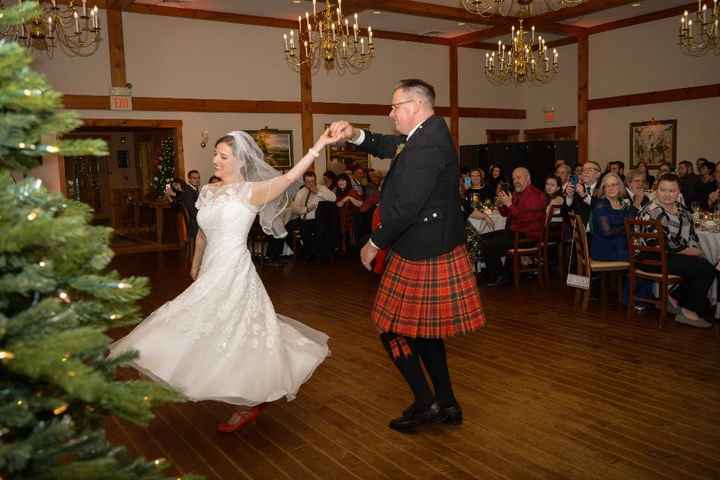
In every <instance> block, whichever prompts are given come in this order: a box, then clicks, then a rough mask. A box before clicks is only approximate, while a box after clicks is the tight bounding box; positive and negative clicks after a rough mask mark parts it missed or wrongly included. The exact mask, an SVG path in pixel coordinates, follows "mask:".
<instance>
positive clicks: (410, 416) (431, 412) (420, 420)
mask: <svg viewBox="0 0 720 480" xmlns="http://www.w3.org/2000/svg"><path fill="white" fill-rule="evenodd" d="M446 418H447V415H446V414H445V412H444V411H443V409H441V408H440V405H438V403H437V402H433V403H431V404H430V406H429V407H427V408H425V409H424V410H419V409H418V408H416V407H415V405H412V406H410V408H407V409H405V410H404V411H403V414H402V416H400V417H398V418H394V419H393V420H391V421H390V425H389V427H390V428H392V429H393V430H396V431H398V432H400V433H411V432H414V431H415V429H416V428H417V427H418V426H420V425H425V424H431V423H442V422H444V421H445V419H446Z"/></svg>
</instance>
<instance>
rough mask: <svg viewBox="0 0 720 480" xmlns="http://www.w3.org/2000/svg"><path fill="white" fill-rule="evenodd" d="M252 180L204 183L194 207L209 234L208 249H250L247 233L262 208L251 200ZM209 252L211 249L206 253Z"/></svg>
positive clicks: (204, 230)
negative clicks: (218, 184) (217, 185)
mask: <svg viewBox="0 0 720 480" xmlns="http://www.w3.org/2000/svg"><path fill="white" fill-rule="evenodd" d="M252 188H253V183H252V182H243V183H234V184H230V185H221V186H219V187H216V186H213V185H205V186H204V187H203V188H202V190H200V195H199V197H198V201H197V203H196V204H195V206H196V207H197V208H198V216H197V219H198V225H200V228H202V230H203V232H204V233H205V236H206V237H207V247H206V248H207V249H210V250H214V249H217V248H228V249H238V248H240V249H245V250H247V236H248V232H249V231H250V227H252V224H253V221H254V220H255V216H256V215H257V213H258V211H259V208H258V207H256V206H254V205H252V204H251V203H250V196H251V195H252ZM206 253H208V252H206Z"/></svg>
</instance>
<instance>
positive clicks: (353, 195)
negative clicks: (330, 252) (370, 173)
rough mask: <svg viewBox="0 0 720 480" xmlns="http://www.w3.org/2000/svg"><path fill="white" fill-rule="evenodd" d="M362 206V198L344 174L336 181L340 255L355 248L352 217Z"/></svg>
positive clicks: (355, 240) (355, 241)
mask: <svg viewBox="0 0 720 480" xmlns="http://www.w3.org/2000/svg"><path fill="white" fill-rule="evenodd" d="M362 204H363V198H362V196H361V195H360V194H359V193H357V191H356V190H355V189H354V188H353V186H352V183H351V180H350V177H348V176H347V175H346V174H344V173H343V174H342V175H340V176H338V179H337V201H336V205H337V207H338V209H339V210H340V235H341V237H342V239H341V241H340V253H342V254H343V255H344V254H346V253H347V252H348V251H349V250H352V249H353V248H355V247H356V246H357V239H356V238H355V229H354V225H353V216H354V214H355V213H356V212H358V210H359V208H360V206H362Z"/></svg>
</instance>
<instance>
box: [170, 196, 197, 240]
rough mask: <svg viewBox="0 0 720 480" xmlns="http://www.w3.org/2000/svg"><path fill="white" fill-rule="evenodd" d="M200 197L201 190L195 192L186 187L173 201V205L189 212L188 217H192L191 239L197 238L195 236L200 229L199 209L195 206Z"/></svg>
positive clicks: (190, 226) (189, 227)
mask: <svg viewBox="0 0 720 480" xmlns="http://www.w3.org/2000/svg"><path fill="white" fill-rule="evenodd" d="M199 195H200V191H199V190H195V189H194V188H192V187H190V186H187V185H186V186H185V187H184V188H183V191H181V192H177V194H176V195H175V198H174V199H173V204H174V205H175V206H179V207H182V208H184V209H185V211H187V213H188V216H189V217H190V224H189V225H188V237H189V238H191V239H194V238H195V235H196V234H197V232H198V229H199V228H198V223H197V212H198V211H197V207H196V206H195V202H197V199H198V196H199Z"/></svg>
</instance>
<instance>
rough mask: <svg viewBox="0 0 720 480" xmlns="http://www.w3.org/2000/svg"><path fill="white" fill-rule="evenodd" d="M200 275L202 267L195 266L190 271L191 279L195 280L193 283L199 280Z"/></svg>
mask: <svg viewBox="0 0 720 480" xmlns="http://www.w3.org/2000/svg"><path fill="white" fill-rule="evenodd" d="M198 273H200V267H199V266H196V265H193V266H192V268H191V269H190V278H192V279H193V282H194V281H195V280H196V279H197V277H198Z"/></svg>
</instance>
